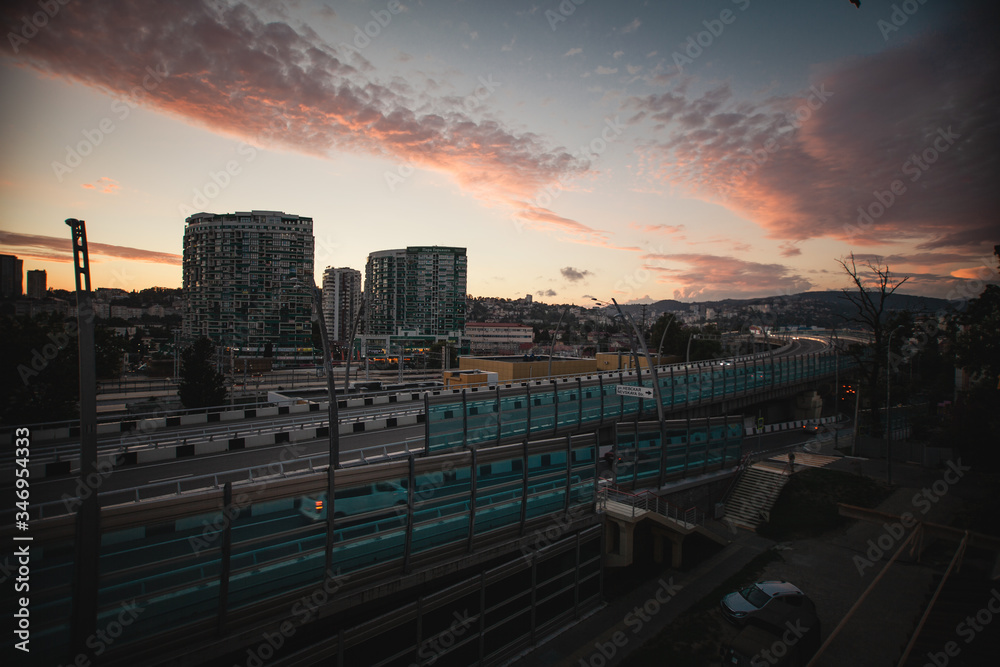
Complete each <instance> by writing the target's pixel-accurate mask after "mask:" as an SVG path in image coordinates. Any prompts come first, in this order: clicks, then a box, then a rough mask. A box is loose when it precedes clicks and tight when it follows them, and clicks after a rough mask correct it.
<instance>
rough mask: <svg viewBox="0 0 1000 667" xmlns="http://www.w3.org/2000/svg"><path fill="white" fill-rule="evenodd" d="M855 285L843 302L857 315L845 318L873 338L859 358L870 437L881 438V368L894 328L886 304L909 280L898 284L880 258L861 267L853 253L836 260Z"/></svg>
mask: <svg viewBox="0 0 1000 667" xmlns="http://www.w3.org/2000/svg"><path fill="white" fill-rule="evenodd" d="M837 261H838V262H839V263H840V265H841V266H842V267H843V268H844V272H845V273H847V275H848V276H850V278H851V281H852V282H853V283H854V286H853V287H852V288H844V290H843V298H844V299H845V300H847V301H848V302H849V303H850V304H851V305H852V306H853V307H854V310H855V311H856V312H855V313H854V314H853V315H850V316H848V317H846V319H847V321H848V322H853V323H855V324H860V325H862V326H863V327H865V328H866V329H868V330H869V331H870V332H871V334H872V345H871V347H870V348H869V350H868V351H864V350H862V351H860V353H858V354H856V355H855V356H856V358H857V361H858V365H859V368H860V369H861V373H862V375H863V377H864V384H865V387H866V390H865V398H866V399H867V400H868V401H869V402H870V405H871V414H872V423H871V434H872V435H878V434H879V433H880V432H881V428H880V427H879V416H878V408H879V399H880V397H881V392H880V391H879V379H880V378H881V377H882V366H883V365H884V363H885V360H886V352H887V350H886V345H887V343H888V340H889V338H890V336H891V332H892V331H893V330H894V328H895V325H893V324H892V323H891V322H890V321H889V317H888V309H887V304H886V301H887V300H888V298H889V297H890V296H891V295H892V294H893V293H894V292H895V291H896V290H897V289H899V288H900V287H901V286H902V285H903V283H905V282H906V281H907V280H909V279H910V278H909V276H907V277H905V278H903V279H901V280H897V279H895V278H894V277H893V275H892V272H891V271H890V270H889V266H888V265H887V264H883V263H882V258H881V257H874V258H872V259H869V260H867V261H866V262H865V264H864V266H862V267H860V268H859V267H858V265H857V261H856V260H855V258H854V253H853V252H852V253H851V254H850V256H849V257H848V259H839V260H837Z"/></svg>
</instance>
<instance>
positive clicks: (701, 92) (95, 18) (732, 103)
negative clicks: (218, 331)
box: [0, 0, 1000, 304]
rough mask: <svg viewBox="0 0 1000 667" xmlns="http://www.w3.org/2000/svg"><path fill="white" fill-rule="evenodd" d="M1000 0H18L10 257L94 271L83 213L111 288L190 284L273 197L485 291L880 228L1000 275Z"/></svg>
mask: <svg viewBox="0 0 1000 667" xmlns="http://www.w3.org/2000/svg"><path fill="white" fill-rule="evenodd" d="M46 7H48V8H49V9H48V11H49V13H50V14H53V15H51V16H49V15H48V14H46V13H45V8H46ZM54 8H57V9H54ZM992 9H994V6H993V5H992V4H988V3H986V2H979V3H977V2H954V1H950V0H948V1H946V0H923V1H921V0H906V1H905V2H899V1H898V0H897V1H896V2H889V1H888V0H886V1H876V0H863V1H862V2H861V8H860V9H858V8H856V7H855V6H854V5H853V4H851V2H849V0H808V1H806V2H803V1H801V0H799V1H792V0H785V1H772V2H764V1H763V0H714V1H710V2H698V3H694V2H679V1H672V0H671V1H662V2H657V1H654V0H647V1H630V0H626V1H621V0H619V1H615V2H611V1H610V0H562V1H561V2H560V1H559V0H536V1H535V2H517V1H510V2H485V1H482V2H475V1H472V0H469V1H466V2H460V1H444V0H442V1H440V2H439V1H435V0H424V1H423V2H416V1H412V0H406V1H404V2H396V1H395V0H393V1H383V0H376V1H374V2H361V1H345V0H327V1H323V0H315V1H314V0H287V1H285V2H276V1H266V0H253V1H249V2H244V3H240V2H236V1H233V0H214V1H207V2H202V1H198V0H180V1H177V2H148V1H143V0H122V1H114V2H112V1H108V2H102V1H93V2H84V1H83V0H69V1H68V2H67V3H66V4H65V5H61V4H59V2H57V1H56V0H51V1H50V2H41V3H39V2H38V1H37V0H35V1H32V2H6V3H4V7H3V9H0V17H2V25H3V28H4V32H5V38H4V40H3V44H2V45H0V52H2V54H3V57H2V58H0V77H2V78H0V82H2V86H3V95H2V97H0V121H2V125H0V141H2V146H3V152H2V158H0V251H2V252H4V253H13V254H16V255H18V256H20V257H22V258H23V259H24V265H25V269H26V270H28V269H46V270H47V271H48V282H49V285H50V286H52V287H60V288H67V289H68V288H71V287H72V283H73V270H72V256H71V254H70V250H69V247H70V246H69V238H70V237H69V228H68V227H67V226H66V225H65V224H64V223H63V220H64V219H65V218H69V217H75V218H80V219H84V220H86V221H87V230H88V236H89V240H90V243H91V257H92V262H93V267H92V274H93V282H94V284H95V286H103V287H119V288H123V289H126V290H134V289H142V288H144V287H150V286H155V285H158V286H165V287H179V286H180V285H181V258H180V253H181V246H182V238H183V233H184V220H185V218H186V217H187V216H188V215H190V214H192V213H195V212H199V211H209V212H215V213H226V212H234V211H246V210H251V209H264V210H281V211H285V212H286V213H293V214H297V215H303V216H310V217H312V218H313V219H314V221H315V223H314V225H315V227H314V229H315V236H316V268H317V273H319V272H321V271H322V270H323V269H324V268H325V267H327V266H350V267H353V268H357V269H359V270H363V269H364V263H365V260H366V257H367V255H368V253H369V252H373V251H377V250H384V249H390V248H399V247H405V246H407V245H452V246H464V247H466V248H468V257H469V276H468V291H469V293H471V294H473V295H477V296H498V297H508V298H518V297H523V296H524V295H525V294H529V293H530V294H533V295H535V298H536V299H540V300H542V301H545V302H549V303H569V302H572V303H580V304H583V303H590V301H589V298H587V297H589V296H595V297H597V298H599V299H602V300H610V298H611V297H615V298H617V299H618V300H619V301H621V302H632V301H648V300H658V299H665V298H676V299H681V300H699V301H701V300H709V299H719V298H727V297H733V298H746V297H754V296H765V295H775V294H789V293H795V292H801V291H806V290H822V289H838V288H840V287H844V286H847V282H846V280H845V276H844V274H843V271H842V270H841V268H840V266H839V265H838V264H837V261H836V260H837V259H838V258H840V257H844V256H846V255H847V254H848V253H850V252H852V251H853V252H854V253H855V254H856V255H858V256H861V257H862V258H867V257H870V256H873V255H877V256H880V257H883V258H885V260H886V261H887V262H888V264H889V266H890V267H891V269H892V271H893V272H894V273H897V274H900V275H908V276H911V280H910V282H908V283H907V285H906V286H905V289H904V290H902V291H904V292H908V293H912V294H923V295H930V296H939V297H945V298H965V297H967V296H971V295H973V293H978V292H979V291H980V290H981V289H982V281H983V280H984V279H986V280H991V281H993V282H997V279H998V276H997V274H996V271H995V267H996V261H995V258H993V257H992V248H993V246H994V244H997V243H1000V222H998V217H997V194H996V193H997V191H998V186H997V184H996V178H997V174H1000V169H998V168H997V167H998V165H997V162H998V159H1000V158H998V156H1000V141H998V138H1000V132H998V123H1000V113H998V109H1000V99H998V98H1000V87H997V86H996V84H995V82H996V81H997V80H1000V76H998V71H997V70H998V69H1000V57H998V55H1000V54H998V50H1000V49H998V46H997V37H996V35H997V28H998V26H997V22H996V21H995V19H994V18H993V15H994V14H995V12H992V11H990V10H992ZM990 81H993V82H994V83H993V84H990V83H989V82H990Z"/></svg>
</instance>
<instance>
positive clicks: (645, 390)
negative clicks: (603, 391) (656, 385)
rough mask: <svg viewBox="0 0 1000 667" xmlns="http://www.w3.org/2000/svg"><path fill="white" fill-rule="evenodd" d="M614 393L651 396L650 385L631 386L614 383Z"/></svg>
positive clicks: (651, 389) (640, 396) (643, 396)
mask: <svg viewBox="0 0 1000 667" xmlns="http://www.w3.org/2000/svg"><path fill="white" fill-rule="evenodd" d="M615 393H616V394H618V395H619V396H636V397H638V398H653V388H652V387H633V386H632V385H630V384H616V385H615Z"/></svg>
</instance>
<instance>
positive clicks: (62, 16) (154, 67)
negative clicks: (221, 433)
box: [0, 0, 605, 244]
mask: <svg viewBox="0 0 1000 667" xmlns="http://www.w3.org/2000/svg"><path fill="white" fill-rule="evenodd" d="M36 10H37V6H36V4H34V3H32V2H29V1H24V2H20V3H13V4H8V5H6V6H5V8H4V9H3V10H0V12H2V15H3V16H4V17H5V18H6V19H7V23H8V24H13V23H15V22H16V21H18V20H19V19H20V17H21V16H22V15H24V14H25V13H26V12H27V13H29V14H30V12H33V11H36ZM261 11H263V10H261ZM18 58H19V59H20V62H21V63H22V64H24V65H26V66H29V67H31V68H33V69H36V70H38V71H40V72H43V73H45V74H48V75H55V76H59V77H63V78H65V79H68V80H71V81H75V82H79V83H83V84H85V85H88V86H91V87H93V88H97V89H100V90H103V91H105V92H107V93H108V94H109V95H113V96H116V97H128V98H131V99H134V100H135V101H137V102H138V103H141V104H142V105H144V106H147V107H149V108H152V109H156V110H159V111H162V112H164V113H168V114H172V115H175V116H178V117H181V118H183V119H185V120H187V121H188V122H191V123H194V124H197V125H201V126H204V127H207V128H209V129H211V130H213V131H216V132H220V133H224V134H228V135H231V136H235V137H239V138H242V139H245V140H247V141H249V142H251V143H254V144H258V145H265V146H271V147H279V148H286V149H290V150H295V151H298V152H303V153H308V154H313V155H320V156H327V155H333V154H336V153H340V152H355V153H363V154H369V155H377V156H381V157H385V158H389V159H391V160H398V161H399V162H400V163H401V164H409V165H413V166H417V167H423V168H427V169H433V170H438V171H441V172H444V173H447V174H449V175H450V176H451V177H452V178H453V179H455V181H456V182H457V183H458V184H459V185H460V186H461V187H462V188H463V189H465V190H467V191H468V192H470V193H472V194H473V195H474V196H476V197H478V198H479V199H481V200H482V201H483V202H485V203H486V204H488V205H491V206H503V207H508V208H511V209H515V210H518V209H520V208H521V207H520V205H519V203H520V202H524V201H527V200H530V199H531V197H532V196H534V195H535V194H536V193H538V192H540V191H541V190H543V189H544V188H546V187H551V186H552V185H554V184H557V183H559V182H561V181H566V180H569V179H572V178H574V177H576V176H579V175H581V174H584V173H586V172H587V170H588V169H589V163H588V162H587V161H586V160H583V159H579V158H576V157H574V156H572V155H570V153H569V152H568V151H566V150H565V149H563V148H560V147H553V146H551V145H550V144H549V143H548V142H547V141H546V140H545V139H544V138H542V137H540V136H538V135H535V134H533V133H530V132H515V131H513V130H511V129H509V128H507V127H505V126H504V125H502V124H501V123H499V122H497V121H495V120H492V119H491V118H489V117H488V115H487V114H486V113H485V109H486V104H485V101H486V100H488V98H489V96H490V95H492V94H493V93H494V91H495V90H497V89H498V88H501V87H502V86H503V85H504V82H502V81H496V80H494V79H492V78H491V77H486V78H484V79H481V80H480V84H479V87H478V88H477V89H476V90H474V91H472V90H470V91H469V93H470V94H473V95H474V98H473V99H474V100H475V101H476V105H475V106H473V107H470V105H469V104H468V100H469V99H470V98H469V97H463V98H460V97H434V96H432V95H430V94H427V93H426V92H419V91H414V90H413V89H412V88H411V87H410V86H409V85H404V84H401V83H400V82H397V81H394V82H392V83H390V84H384V83H382V82H380V81H378V80H377V79H376V78H375V77H374V76H373V74H372V72H373V70H374V67H373V66H372V65H371V63H369V62H368V61H367V60H366V59H365V58H364V57H363V56H362V55H360V53H358V52H354V51H351V50H347V49H345V50H343V52H341V50H340V49H334V48H331V47H330V46H328V45H326V44H324V43H323V42H322V40H321V39H320V38H319V37H318V35H317V34H316V33H314V32H313V31H312V30H311V29H309V28H308V27H306V26H302V27H300V28H298V29H295V28H293V27H291V26H290V25H289V24H288V23H285V22H283V21H282V20H280V19H275V20H271V19H268V20H267V21H265V20H263V19H262V17H261V15H258V14H257V13H255V11H254V10H253V9H251V8H249V7H247V6H245V5H233V6H230V5H226V4H219V3H211V2H202V1H199V0H181V1H179V2H174V3H148V2H142V1H140V0H123V1H122V2H116V3H83V2H81V3H69V4H68V5H66V6H64V7H62V8H61V10H60V13H59V16H58V17H57V19H54V20H52V21H50V22H49V25H48V26H47V27H46V29H45V30H41V31H39V33H38V35H37V36H35V37H34V39H33V40H32V42H31V45H30V48H25V49H22V51H21V53H20V54H19V56H18ZM435 86H436V82H434V81H428V82H427V85H426V86H425V88H426V89H433V88H434V87H435ZM480 110H482V111H483V112H482V113H480ZM529 213H530V212H529ZM534 217H535V219H536V220H537V221H538V222H539V223H542V222H544V223H546V224H550V223H551V224H553V225H554V227H555V228H559V227H565V226H569V227H573V226H574V225H575V226H576V227H577V231H578V232H580V235H579V236H578V238H577V241H578V242H586V241H587V239H588V238H593V239H595V243H598V244H603V243H605V241H604V240H603V236H602V233H600V232H597V231H595V230H590V228H587V227H586V226H585V225H582V224H580V223H575V222H574V221H565V222H564V220H565V219H562V220H554V219H546V216H545V215H543V214H536V215H535V216H534ZM557 217H558V216H557Z"/></svg>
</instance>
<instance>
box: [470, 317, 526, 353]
mask: <svg viewBox="0 0 1000 667" xmlns="http://www.w3.org/2000/svg"><path fill="white" fill-rule="evenodd" d="M465 336H466V338H468V339H469V342H470V347H471V349H472V353H473V354H511V353H513V352H519V351H520V350H522V349H523V346H524V345H528V346H531V345H532V343H534V340H535V333H534V329H532V328H531V327H529V326H525V325H523V324H514V323H507V322H469V323H467V324H466V325H465Z"/></svg>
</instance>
